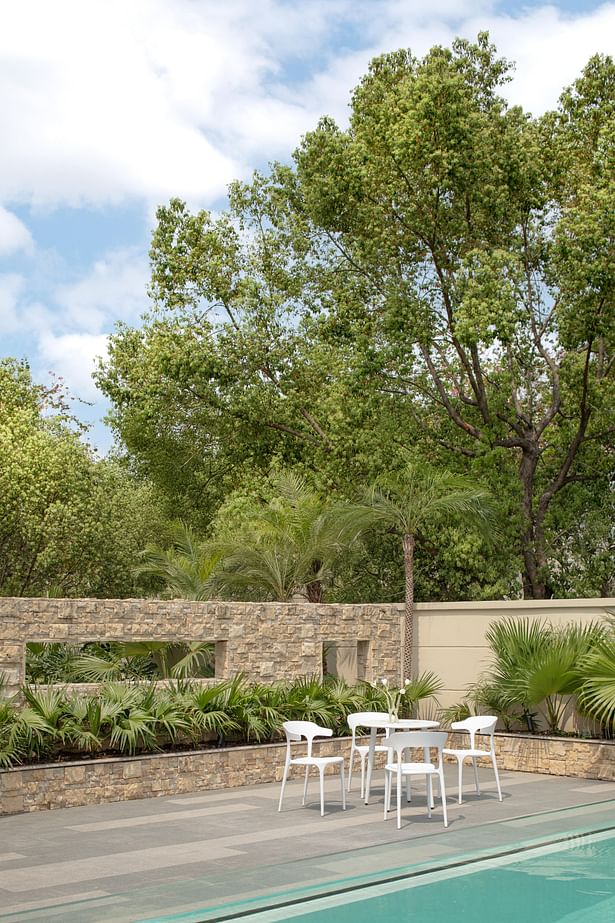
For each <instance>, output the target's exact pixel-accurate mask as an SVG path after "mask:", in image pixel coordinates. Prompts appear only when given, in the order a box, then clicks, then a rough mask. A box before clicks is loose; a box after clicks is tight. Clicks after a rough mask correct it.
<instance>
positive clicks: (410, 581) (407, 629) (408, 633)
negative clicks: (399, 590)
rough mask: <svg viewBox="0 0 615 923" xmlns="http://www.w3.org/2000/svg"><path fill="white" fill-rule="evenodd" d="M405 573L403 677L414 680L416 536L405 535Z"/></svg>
mask: <svg viewBox="0 0 615 923" xmlns="http://www.w3.org/2000/svg"><path fill="white" fill-rule="evenodd" d="M403 544H404V571H405V575H406V608H405V612H404V661H403V664H404V672H403V676H402V677H401V679H402V681H403V680H404V679H412V673H413V670H412V645H413V642H414V545H415V540H414V535H404V538H403Z"/></svg>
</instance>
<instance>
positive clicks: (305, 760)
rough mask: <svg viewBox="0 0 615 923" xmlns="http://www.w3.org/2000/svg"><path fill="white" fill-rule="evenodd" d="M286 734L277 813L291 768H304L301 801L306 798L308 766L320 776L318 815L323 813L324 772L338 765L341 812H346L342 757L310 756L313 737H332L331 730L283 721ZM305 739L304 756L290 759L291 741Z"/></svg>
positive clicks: (309, 724) (297, 722) (308, 724)
mask: <svg viewBox="0 0 615 923" xmlns="http://www.w3.org/2000/svg"><path fill="white" fill-rule="evenodd" d="M282 727H283V728H284V733H285V734H286V762H285V764H284V775H283V777H282V790H281V791H280V803H279V805H278V811H281V810H282V799H283V798H284V788H285V787H286V780H287V778H288V770H289V769H290V767H291V766H305V781H304V783H303V801H302V802H301V803H302V804H305V799H306V797H307V791H308V780H309V774H310V766H316V768H317V769H318V772H319V775H320V814H321V817H323V816H324V813H325V789H324V772H325V769H326V768H327V766H333V765H336V764H337V765H338V766H339V770H340V782H341V786H342V810H343V811H345V810H346V788H345V786H344V757H343V756H312V743H313V741H314V738H315V737H332V736H333V731H332V730H331V728H323V727H320V725H318V724H315V723H314V722H313V721H285V722H284V724H283V725H282ZM302 738H305V739H306V741H307V754H306V756H296V757H295V758H294V759H293V758H291V750H290V745H291V743H292V742H293V741H299V740H301V739H302Z"/></svg>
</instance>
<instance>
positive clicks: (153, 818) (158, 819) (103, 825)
mask: <svg viewBox="0 0 615 923" xmlns="http://www.w3.org/2000/svg"><path fill="white" fill-rule="evenodd" d="M255 810H256V806H255V805H251V804H233V803H230V804H220V805H212V807H210V808H195V809H194V810H192V811H172V812H169V813H168V814H141V815H140V816H138V817H120V818H117V819H116V820H100V821H94V822H93V823H86V824H69V825H67V828H66V829H67V830H77V831H81V832H83V833H87V832H92V831H94V830H114V829H117V828H120V827H129V828H130V827H141V826H144V825H146V824H172V823H176V822H179V821H182V820H187V819H192V818H193V817H213V816H214V815H215V814H223V815H224V816H225V817H226V816H228V815H229V814H244V813H245V812H246V811H255Z"/></svg>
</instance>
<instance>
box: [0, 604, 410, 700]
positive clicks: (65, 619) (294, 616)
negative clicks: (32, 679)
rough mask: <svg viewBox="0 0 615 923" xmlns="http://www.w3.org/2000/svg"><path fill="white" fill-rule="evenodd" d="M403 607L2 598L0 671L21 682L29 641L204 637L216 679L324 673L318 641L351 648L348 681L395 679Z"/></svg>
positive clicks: (11, 683)
mask: <svg viewBox="0 0 615 923" xmlns="http://www.w3.org/2000/svg"><path fill="white" fill-rule="evenodd" d="M402 612H403V607H402V606H390V605H387V606H384V605H353V606H344V605H335V606H334V605H320V604H312V605H310V604H300V603H238V602H217V601H212V602H191V601H186V600H171V601H164V600H154V599H145V600H143V599H122V600H117V599H11V598H0V673H4V674H5V675H6V678H7V680H8V686H9V688H8V692H14V691H17V689H18V687H19V685H20V684H21V683H23V682H24V680H25V645H26V643H27V642H28V641H66V642H71V643H75V644H77V643H83V642H85V641H104V640H114V641H178V640H180V641H212V642H215V645H216V678H217V679H227V678H229V677H232V676H234V675H235V674H236V673H238V672H242V673H244V674H245V675H246V677H247V678H248V679H249V680H254V681H258V682H273V681H274V680H278V679H296V678H297V677H300V676H305V675H306V674H312V673H316V674H319V673H321V671H322V657H323V645H324V644H326V643H328V642H330V641H336V642H341V643H342V644H345V645H348V644H350V645H354V647H355V649H356V648H357V647H359V649H360V651H361V653H360V656H358V657H356V658H355V663H356V665H357V667H356V673H357V675H356V677H355V679H367V680H370V681H371V680H373V679H374V678H378V677H381V676H386V677H388V679H389V680H390V681H392V682H397V681H398V680H399V669H400V639H401V619H402Z"/></svg>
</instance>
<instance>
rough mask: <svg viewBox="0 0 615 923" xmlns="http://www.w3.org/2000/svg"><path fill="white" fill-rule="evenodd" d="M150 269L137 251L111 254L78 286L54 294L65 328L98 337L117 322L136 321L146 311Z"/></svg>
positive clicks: (67, 286) (79, 281) (105, 256)
mask: <svg viewBox="0 0 615 923" xmlns="http://www.w3.org/2000/svg"><path fill="white" fill-rule="evenodd" d="M148 281H149V267H148V263H147V258H146V256H145V254H144V253H143V252H142V251H140V250H137V249H136V248H130V249H124V250H112V251H110V252H109V253H106V254H105V255H104V256H103V257H102V258H101V259H99V260H97V261H96V262H95V263H94V265H93V266H92V267H91V269H89V270H88V271H87V272H86V274H85V275H84V276H83V277H82V278H81V279H79V280H78V281H77V282H73V283H70V284H67V285H62V286H60V287H59V288H57V289H56V291H55V301H56V302H57V304H58V305H59V306H60V307H61V309H62V311H63V322H64V324H69V325H75V326H77V327H78V328H80V329H81V330H83V331H88V332H90V333H98V332H100V331H101V330H103V329H104V328H105V327H107V328H108V327H109V325H110V324H111V323H112V322H113V321H114V320H118V319H120V318H121V319H122V320H126V321H136V320H137V319H138V318H139V316H140V315H141V314H142V313H143V311H144V310H145V309H146V307H147V294H146V287H147V283H148Z"/></svg>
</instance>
